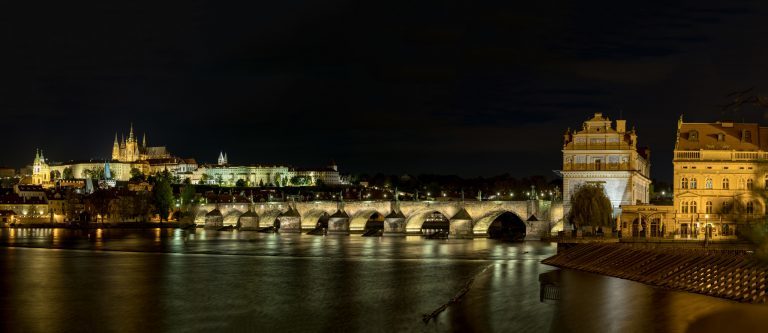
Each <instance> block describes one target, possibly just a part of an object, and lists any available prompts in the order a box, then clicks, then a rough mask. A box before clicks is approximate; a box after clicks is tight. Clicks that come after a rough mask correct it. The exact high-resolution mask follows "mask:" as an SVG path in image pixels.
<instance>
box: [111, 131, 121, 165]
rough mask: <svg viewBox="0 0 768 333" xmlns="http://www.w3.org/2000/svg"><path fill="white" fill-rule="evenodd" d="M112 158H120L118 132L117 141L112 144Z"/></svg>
mask: <svg viewBox="0 0 768 333" xmlns="http://www.w3.org/2000/svg"><path fill="white" fill-rule="evenodd" d="M112 159H113V160H119V159H120V143H119V142H118V141H117V133H115V143H114V144H112Z"/></svg>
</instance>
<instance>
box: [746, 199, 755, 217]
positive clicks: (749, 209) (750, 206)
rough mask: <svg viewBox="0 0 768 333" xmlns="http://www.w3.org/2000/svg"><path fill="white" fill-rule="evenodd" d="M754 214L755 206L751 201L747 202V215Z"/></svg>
mask: <svg viewBox="0 0 768 333" xmlns="http://www.w3.org/2000/svg"><path fill="white" fill-rule="evenodd" d="M754 212H755V204H754V203H753V202H752V201H750V202H747V214H752V213H754Z"/></svg>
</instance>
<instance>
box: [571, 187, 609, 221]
mask: <svg viewBox="0 0 768 333" xmlns="http://www.w3.org/2000/svg"><path fill="white" fill-rule="evenodd" d="M612 212H613V207H611V200H609V199H608V196H606V195H605V191H604V190H603V187H602V186H601V185H599V184H595V185H593V184H584V185H580V186H579V187H577V188H576V191H575V192H573V195H571V211H570V212H568V221H570V222H571V223H572V224H573V225H574V226H575V227H577V228H578V227H581V226H587V225H589V226H593V227H610V226H613V218H612V216H611V215H612Z"/></svg>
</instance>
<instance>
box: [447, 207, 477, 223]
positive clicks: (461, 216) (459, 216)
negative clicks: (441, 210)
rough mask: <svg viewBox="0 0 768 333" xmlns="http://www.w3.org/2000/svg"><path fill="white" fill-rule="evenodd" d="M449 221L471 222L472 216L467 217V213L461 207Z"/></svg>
mask: <svg viewBox="0 0 768 333" xmlns="http://www.w3.org/2000/svg"><path fill="white" fill-rule="evenodd" d="M451 220H470V221H471V220H472V216H469V212H467V210H466V209H464V208H463V207H462V208H461V209H460V210H459V212H458V213H456V215H454V216H453V217H452V218H451Z"/></svg>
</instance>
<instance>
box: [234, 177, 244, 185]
mask: <svg viewBox="0 0 768 333" xmlns="http://www.w3.org/2000/svg"><path fill="white" fill-rule="evenodd" d="M235 186H237V187H245V179H238V180H237V182H235Z"/></svg>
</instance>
